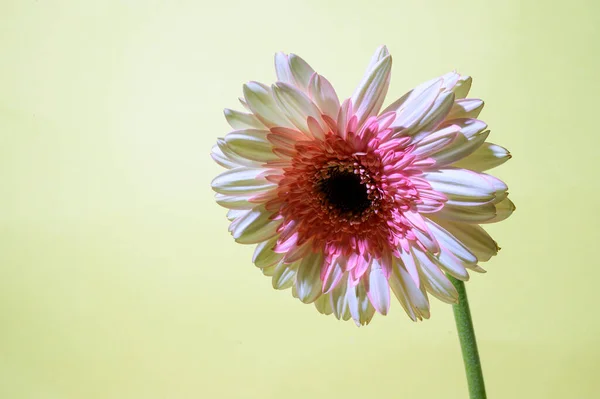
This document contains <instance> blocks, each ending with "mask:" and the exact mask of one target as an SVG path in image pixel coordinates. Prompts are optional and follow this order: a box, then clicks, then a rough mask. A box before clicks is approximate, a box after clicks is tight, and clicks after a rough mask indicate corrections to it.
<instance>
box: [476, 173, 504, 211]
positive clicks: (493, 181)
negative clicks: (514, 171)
mask: <svg viewBox="0 0 600 399" xmlns="http://www.w3.org/2000/svg"><path fill="white" fill-rule="evenodd" d="M480 176H482V177H483V178H484V179H485V180H487V181H488V183H490V185H491V186H492V187H493V188H494V204H497V203H499V202H501V201H503V200H504V198H506V196H507V195H508V186H507V185H506V183H504V182H503V181H502V180H500V179H498V178H497V177H495V176H492V175H488V174H485V173H481V174H480Z"/></svg>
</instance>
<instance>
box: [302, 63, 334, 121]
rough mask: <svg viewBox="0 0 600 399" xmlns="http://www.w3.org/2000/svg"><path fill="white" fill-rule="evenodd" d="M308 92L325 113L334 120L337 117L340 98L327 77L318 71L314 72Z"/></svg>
mask: <svg viewBox="0 0 600 399" xmlns="http://www.w3.org/2000/svg"><path fill="white" fill-rule="evenodd" d="M308 93H309V95H310V98H311V99H312V100H313V101H314V102H315V104H316V105H317V106H318V107H319V109H320V110H321V112H322V113H323V114H325V115H327V116H328V117H330V118H332V119H333V120H336V119H337V116H338V112H339V110H340V100H339V99H338V96H337V93H336V92H335V89H334V88H333V86H332V85H331V83H329V81H328V80H327V79H325V78H324V77H323V76H321V75H317V74H316V73H315V74H313V75H312V77H311V79H310V82H309V84H308Z"/></svg>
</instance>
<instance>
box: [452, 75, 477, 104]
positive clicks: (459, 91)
mask: <svg viewBox="0 0 600 399" xmlns="http://www.w3.org/2000/svg"><path fill="white" fill-rule="evenodd" d="M472 83H473V79H472V78H471V77H470V76H461V77H460V78H459V80H458V82H456V85H455V86H454V88H453V89H452V91H454V94H456V98H457V99H460V98H465V97H466V96H467V94H469V90H470V89H471V84H472Z"/></svg>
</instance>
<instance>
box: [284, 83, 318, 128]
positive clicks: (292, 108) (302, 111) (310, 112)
mask: <svg viewBox="0 0 600 399" xmlns="http://www.w3.org/2000/svg"><path fill="white" fill-rule="evenodd" d="M273 93H274V96H275V100H276V102H277V105H278V106H279V108H280V109H281V110H282V111H283V114H284V115H285V116H286V117H287V118H288V119H289V121H290V122H292V124H293V125H294V126H296V127H297V128H298V129H299V130H300V131H301V132H302V133H304V134H306V135H307V136H309V137H311V136H312V135H311V133H310V130H309V128H308V117H313V118H314V119H315V120H316V121H318V122H319V123H320V124H321V125H322V126H323V130H326V128H325V124H324V122H322V119H321V112H320V111H319V109H318V108H317V106H316V105H315V104H314V103H313V102H312V101H311V99H310V98H308V96H306V95H305V94H304V93H302V92H301V91H299V90H298V89H296V88H295V87H294V86H291V85H289V84H286V83H281V82H279V83H276V84H275V85H273Z"/></svg>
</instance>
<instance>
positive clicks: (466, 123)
mask: <svg viewBox="0 0 600 399" xmlns="http://www.w3.org/2000/svg"><path fill="white" fill-rule="evenodd" d="M453 125H454V126H458V127H459V128H460V132H461V133H462V134H463V136H465V137H466V138H468V139H470V138H471V137H473V136H475V135H476V134H477V133H481V132H483V131H484V130H485V129H486V128H487V124H486V123H485V122H483V121H480V120H479V119H473V118H460V119H450V120H448V119H446V121H444V123H442V125H441V126H442V127H446V126H453Z"/></svg>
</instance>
